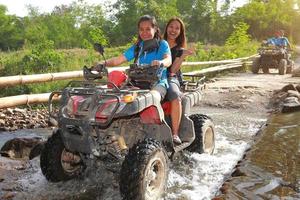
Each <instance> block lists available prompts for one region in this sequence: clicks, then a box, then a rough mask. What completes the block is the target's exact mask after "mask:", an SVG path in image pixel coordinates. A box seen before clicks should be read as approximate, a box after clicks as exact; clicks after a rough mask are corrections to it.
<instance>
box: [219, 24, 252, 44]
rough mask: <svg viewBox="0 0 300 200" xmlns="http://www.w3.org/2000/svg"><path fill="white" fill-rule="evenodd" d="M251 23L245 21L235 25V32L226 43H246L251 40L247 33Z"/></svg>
mask: <svg viewBox="0 0 300 200" xmlns="http://www.w3.org/2000/svg"><path fill="white" fill-rule="evenodd" d="M248 29H249V25H248V24H246V23H244V22H239V23H238V24H236V25H235V26H234V31H233V33H232V34H231V35H230V36H229V38H228V39H227V40H226V43H225V45H236V44H238V45H246V44H248V43H249V42H250V36H249V35H248V33H247V30H248Z"/></svg>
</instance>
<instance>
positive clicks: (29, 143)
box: [0, 137, 44, 159]
mask: <svg viewBox="0 0 300 200" xmlns="http://www.w3.org/2000/svg"><path fill="white" fill-rule="evenodd" d="M43 144H44V142H43V141H42V138H38V137H34V138H14V139H12V140H9V141H7V142H6V143H5V144H4V145H3V147H2V148H1V150H0V154H1V156H4V157H9V158H15V159H28V158H30V159H32V158H34V157H35V156H38V155H39V154H40V152H41V150H42V148H43Z"/></svg>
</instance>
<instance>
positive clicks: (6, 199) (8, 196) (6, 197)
mask: <svg viewBox="0 0 300 200" xmlns="http://www.w3.org/2000/svg"><path fill="white" fill-rule="evenodd" d="M14 196H15V194H14V193H13V192H7V193H6V194H4V196H3V200H10V199H13V198H14Z"/></svg>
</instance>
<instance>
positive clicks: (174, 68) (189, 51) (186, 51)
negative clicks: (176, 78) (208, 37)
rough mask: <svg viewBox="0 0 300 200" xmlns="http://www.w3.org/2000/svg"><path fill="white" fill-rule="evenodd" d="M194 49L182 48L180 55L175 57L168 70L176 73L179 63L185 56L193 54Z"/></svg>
mask: <svg viewBox="0 0 300 200" xmlns="http://www.w3.org/2000/svg"><path fill="white" fill-rule="evenodd" d="M194 52H195V51H194V50H193V49H183V52H182V55H181V56H180V57H176V58H175V60H174V62H173V64H172V66H171V69H170V72H171V73H176V72H178V70H179V69H180V67H181V64H182V62H183V61H184V59H185V58H186V57H187V56H190V55H192V54H194Z"/></svg>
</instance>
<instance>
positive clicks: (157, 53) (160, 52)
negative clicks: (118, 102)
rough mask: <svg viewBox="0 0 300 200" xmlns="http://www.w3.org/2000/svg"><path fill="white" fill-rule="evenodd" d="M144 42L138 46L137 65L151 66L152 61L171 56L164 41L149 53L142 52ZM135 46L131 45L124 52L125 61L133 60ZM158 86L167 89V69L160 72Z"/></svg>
mask: <svg viewBox="0 0 300 200" xmlns="http://www.w3.org/2000/svg"><path fill="white" fill-rule="evenodd" d="M143 44H144V42H143V41H142V42H141V44H140V48H139V49H140V52H139V53H138V59H137V64H139V65H143V64H151V62H152V61H153V60H163V59H164V56H165V55H166V54H169V55H171V50H170V47H169V45H168V43H167V41H165V40H160V42H159V47H158V49H155V50H153V51H151V52H142V49H143ZM135 48H136V45H135V44H134V45H132V46H131V47H130V48H129V49H127V50H126V51H125V52H124V54H123V55H124V56H125V58H126V60H127V61H131V60H133V59H134V56H135V55H134V53H135ZM158 84H160V85H162V86H164V87H166V88H168V87H169V86H168V76H167V69H166V68H164V69H163V71H162V76H161V79H160V80H159V82H158Z"/></svg>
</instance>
